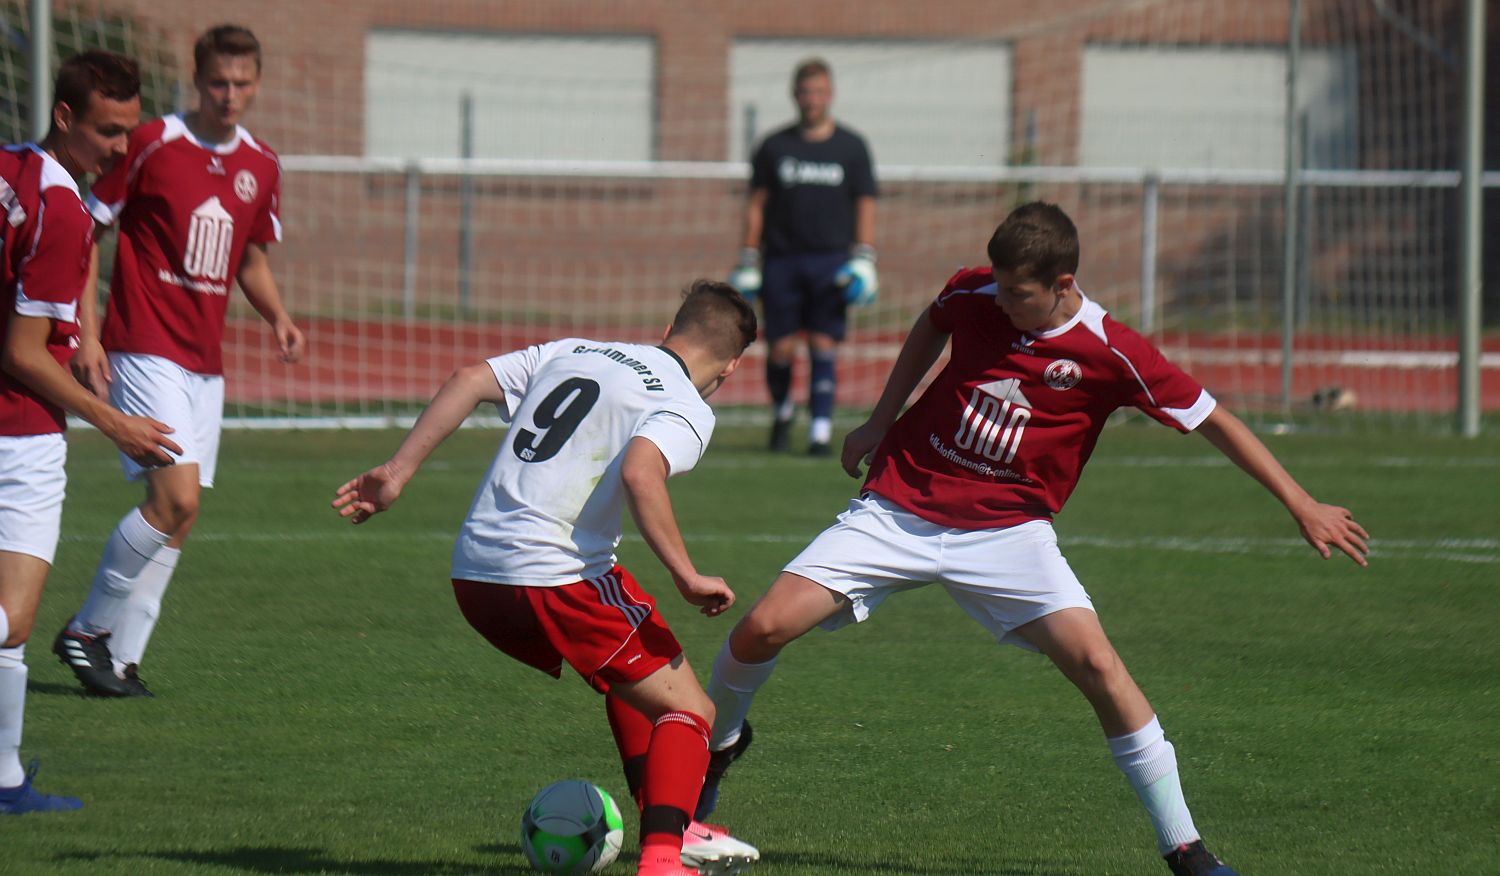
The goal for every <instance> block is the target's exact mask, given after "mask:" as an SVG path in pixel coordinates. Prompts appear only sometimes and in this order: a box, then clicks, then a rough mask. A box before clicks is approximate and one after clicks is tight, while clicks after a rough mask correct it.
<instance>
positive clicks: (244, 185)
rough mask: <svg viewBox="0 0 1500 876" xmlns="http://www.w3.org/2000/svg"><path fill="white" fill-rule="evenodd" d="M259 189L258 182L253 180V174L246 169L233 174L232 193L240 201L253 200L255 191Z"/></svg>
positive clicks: (248, 201)
mask: <svg viewBox="0 0 1500 876" xmlns="http://www.w3.org/2000/svg"><path fill="white" fill-rule="evenodd" d="M259 190H260V184H259V183H257V182H256V181H255V174H253V173H251V172H250V171H248V170H242V171H240V172H239V173H237V174H235V175H234V193H235V194H236V195H238V196H239V199H240V200H241V201H244V202H245V203H247V204H248V203H250V202H252V201H254V200H255V193H256V192H257V191H259Z"/></svg>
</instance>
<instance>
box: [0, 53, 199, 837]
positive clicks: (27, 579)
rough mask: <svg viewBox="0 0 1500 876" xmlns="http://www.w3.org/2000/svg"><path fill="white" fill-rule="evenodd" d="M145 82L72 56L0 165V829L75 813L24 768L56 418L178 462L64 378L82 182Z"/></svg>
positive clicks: (58, 482) (50, 549)
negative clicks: (34, 120)
mask: <svg viewBox="0 0 1500 876" xmlns="http://www.w3.org/2000/svg"><path fill="white" fill-rule="evenodd" d="M140 84H141V80H140V73H139V70H138V69H137V67H136V64H135V62H134V61H132V60H130V59H129V58H125V57H122V56H120V55H116V54H113V53H111V52H103V51H91V52H84V53H82V54H79V55H75V56H73V57H72V58H69V59H68V60H67V61H65V62H63V64H62V67H61V68H60V69H59V70H58V74H57V80H56V84H55V86H54V89H53V93H54V94H55V95H56V98H57V100H56V103H55V105H54V106H53V108H52V127H51V129H50V130H49V131H48V133H47V136H46V137H44V138H43V139H42V142H40V143H25V144H22V145H19V146H7V147H5V149H4V150H3V151H0V216H3V220H4V221H3V222H0V289H3V290H4V291H3V294H4V296H5V306H4V307H3V308H0V338H3V346H0V815H21V814H25V813H27V812H45V811H58V810H68V809H77V808H79V807H80V806H82V805H83V804H82V803H81V802H79V801H78V800H77V799H76V798H73V797H62V796H57V795H53V794H44V793H42V792H40V791H38V790H36V789H35V788H34V787H33V786H32V783H31V779H32V775H33V774H34V773H35V766H34V765H33V767H32V769H31V770H30V771H26V770H23V769H22V768H21V760H20V748H21V722H22V713H23V711H24V708H25V704H26V675H27V671H26V663H25V652H26V639H27V638H28V637H29V636H30V635H31V627H32V623H33V621H34V620H35V618H36V609H37V603H38V602H40V601H41V597H42V588H43V586H44V585H45V584H46V581H47V573H48V571H49V570H50V569H51V567H52V559H53V557H54V555H55V554H56V551H57V537H58V532H59V527H60V524H61V520H62V503H63V489H64V487H65V485H66V483H67V473H66V471H65V470H64V467H63V465H64V462H65V460H66V458H67V443H66V442H65V441H64V439H63V430H64V428H65V427H66V420H65V418H64V414H63V412H64V411H68V412H71V413H73V414H75V415H77V416H79V417H82V418H83V419H84V420H87V421H88V422H89V423H91V424H93V425H94V426H95V427H96V428H98V429H99V431H100V432H102V433H104V434H105V435H106V436H108V437H109V439H110V440H111V441H113V442H115V444H116V445H118V446H119V448H120V452H121V453H124V454H126V455H128V456H130V457H131V458H132V459H135V460H137V461H139V462H140V463H142V464H145V465H165V464H169V463H170V462H171V460H172V457H171V455H170V454H169V453H168V451H171V452H173V453H175V452H177V451H179V450H180V449H181V448H179V447H178V446H177V444H175V443H174V442H173V441H172V440H171V439H170V438H168V437H166V434H165V433H167V432H170V431H171V429H169V428H168V427H167V426H166V425H164V424H162V423H160V422H157V421H156V420H153V419H150V418H149V417H135V416H130V415H127V414H122V413H120V412H119V411H117V410H115V409H114V408H111V407H110V406H109V405H107V404H105V403H104V402H103V401H101V400H99V399H98V398H95V397H94V396H93V395H91V394H90V393H89V392H88V391H87V390H85V389H84V388H83V387H82V386H80V385H79V384H78V383H77V381H75V380H74V379H73V376H72V375H71V374H69V373H68V370H67V362H68V360H69V359H70V358H71V357H72V355H73V350H74V349H75V348H76V347H77V336H78V326H77V313H78V300H79V297H80V296H81V295H83V294H84V292H85V289H86V288H88V280H89V267H90V263H91V261H92V259H93V249H94V223H93V220H92V219H90V218H89V214H88V210H86V209H85V208H84V206H83V201H82V200H80V198H79V194H78V183H77V182H76V180H77V178H80V177H83V176H86V175H89V174H96V173H100V172H101V171H103V170H105V169H107V168H108V167H109V166H110V165H111V164H112V163H114V162H115V161H116V160H117V159H119V158H120V157H121V156H123V155H124V154H125V141H126V137H127V136H128V134H129V132H130V129H131V128H134V127H135V125H136V122H137V121H138V120H139V119H140V114H141V102H140V98H139V96H138V94H139V92H140Z"/></svg>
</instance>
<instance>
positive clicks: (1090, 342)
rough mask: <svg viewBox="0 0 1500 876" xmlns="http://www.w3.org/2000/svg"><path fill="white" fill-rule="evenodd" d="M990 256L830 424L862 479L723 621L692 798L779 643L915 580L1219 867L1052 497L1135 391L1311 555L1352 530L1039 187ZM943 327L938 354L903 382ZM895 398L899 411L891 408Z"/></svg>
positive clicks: (927, 355) (1172, 835)
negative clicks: (1071, 717) (1129, 309)
mask: <svg viewBox="0 0 1500 876" xmlns="http://www.w3.org/2000/svg"><path fill="white" fill-rule="evenodd" d="M989 257H990V261H991V263H992V265H993V268H992V269H990V268H986V269H981V270H962V271H959V272H958V273H957V274H955V275H954V276H953V278H952V279H950V280H949V281H948V283H947V285H946V286H945V287H944V289H943V291H942V292H941V294H939V295H938V297H937V300H935V301H934V302H933V303H932V304H931V306H929V307H928V308H927V309H926V311H924V312H923V314H922V315H921V316H920V317H918V319H917V322H916V324H915V325H914V326H913V327H912V330H911V334H910V335H909V336H908V337H907V339H906V342H905V344H904V345H903V347H902V350H901V353H900V354H899V356H898V357H897V360H896V364H895V366H894V367H893V368H892V371H891V375H890V377H889V379H888V381H887V383H886V387H885V390H884V392H883V393H882V395H881V397H880V400H879V402H878V403H877V405H876V408H875V411H874V413H873V414H872V415H871V417H870V419H869V420H867V421H866V422H865V423H864V424H863V425H861V426H860V427H859V428H857V429H855V430H854V431H853V432H851V433H850V434H849V436H848V437H847V439H846V440H845V442H844V448H843V454H842V463H843V466H844V469H845V470H846V471H847V472H848V473H849V474H850V475H851V476H854V477H858V476H859V474H860V466H861V464H862V463H867V464H868V465H869V466H870V469H869V475H868V477H867V478H866V479H865V484H864V490H863V492H862V494H861V495H860V497H859V498H858V499H856V500H854V501H853V502H851V503H850V505H849V508H848V510H847V511H845V512H844V513H843V514H841V515H840V516H839V518H838V521H837V522H836V523H835V524H834V525H833V526H831V527H830V528H828V529H827V530H825V531H824V532H823V533H822V534H821V535H819V536H818V537H817V538H816V539H814V540H813V542H812V543H811V544H810V545H808V547H807V548H806V549H805V550H804V551H803V552H802V553H801V554H800V555H799V556H798V557H797V558H796V559H794V560H792V562H791V563H790V564H788V565H787V566H786V567H785V569H784V571H783V572H782V573H781V575H780V576H779V577H778V578H777V579H776V581H775V582H774V583H773V584H772V586H771V588H770V589H769V590H768V591H767V592H766V594H765V595H764V596H763V597H762V598H761V599H760V601H759V602H757V603H756V605H755V606H753V607H752V608H751V609H750V611H749V612H748V613H747V614H746V615H745V616H744V617H743V618H742V619H741V620H740V622H739V624H737V625H736V626H735V628H734V630H733V631H732V632H731V633H730V635H729V637H728V639H727V640H726V641H725V643H724V647H723V649H722V650H721V651H720V652H719V656H718V659H717V660H716V661H715V663H714V669H713V677H712V679H711V681H710V682H709V686H708V691H709V695H710V697H711V698H712V699H713V701H714V705H715V707H716V708H717V711H718V717H717V720H716V723H715V725H714V735H713V740H712V747H713V749H714V752H715V753H714V756H713V763H712V765H711V766H710V769H709V772H708V780H707V783H706V784H705V788H704V795H703V797H702V799H701V800H700V803H699V808H698V810H697V812H696V815H697V817H699V818H705V817H707V815H708V812H710V811H711V810H712V808H713V805H714V803H715V801H716V799H717V795H718V782H719V779H720V778H722V776H723V773H724V770H725V769H726V768H727V767H728V765H729V763H731V762H732V761H733V760H734V759H735V758H736V757H738V756H739V755H740V754H741V753H743V751H744V749H745V748H746V747H747V746H748V744H749V736H748V725H747V724H745V715H746V714H747V713H748V711H749V708H750V703H751V699H752V697H753V696H754V695H755V692H756V690H757V689H759V688H760V686H761V685H763V684H765V682H766V681H767V680H768V679H769V678H770V676H771V672H772V670H773V668H774V667H775V662H776V657H777V654H778V653H779V652H780V651H781V649H782V648H783V647H784V646H785V645H786V644H787V643H788V642H790V641H792V640H793V639H796V638H797V637H799V636H801V635H803V634H804V633H806V632H808V631H809V630H811V629H812V628H813V627H815V626H820V625H821V626H823V627H824V628H826V629H836V628H838V627H840V626H842V625H844V624H847V623H849V622H853V621H862V620H864V619H866V618H867V617H868V616H869V615H870V613H871V612H872V611H874V610H875V609H876V608H877V607H878V606H879V605H880V603H881V602H882V601H883V600H884V599H885V598H886V597H887V596H888V595H890V594H891V593H893V592H896V591H899V590H902V589H906V588H909V587H913V586H920V585H922V584H925V583H927V582H930V581H936V582H938V583H939V584H941V585H942V586H943V587H944V588H945V589H946V590H947V591H948V594H949V595H950V596H952V597H953V599H954V601H956V602H957V603H958V604H959V605H960V606H962V607H963V608H964V610H965V611H966V612H968V613H969V615H970V616H971V617H973V618H974V619H975V620H977V621H979V623H980V624H981V625H983V626H984V627H985V628H986V629H988V630H989V631H990V632H991V633H993V634H994V636H995V637H996V639H997V640H998V641H1000V642H1002V643H1006V644H1014V645H1019V646H1021V647H1023V648H1028V649H1030V650H1035V651H1040V652H1042V653H1043V654H1045V655H1046V656H1047V657H1048V658H1050V659H1051V660H1052V662H1053V663H1054V664H1056V666H1057V667H1058V669H1060V670H1061V671H1062V673H1063V674H1064V675H1065V676H1067V678H1068V680H1069V681H1071V682H1073V684H1075V685H1076V686H1077V687H1078V689H1079V690H1080V691H1081V692H1082V693H1083V695H1084V697H1085V698H1086V699H1087V700H1088V701H1089V704H1090V705H1091V706H1093V708H1094V711H1095V713H1096V714H1097V716H1098V718H1099V723H1100V724H1101V726H1102V727H1103V729H1104V733H1105V736H1106V737H1108V744H1109V749H1110V752H1111V754H1113V756H1114V759H1115V762H1116V763H1117V764H1118V765H1119V767H1120V769H1121V770H1122V771H1123V772H1124V773H1125V776H1126V777H1127V779H1128V780H1129V781H1130V783H1131V785H1132V786H1133V787H1134V788H1135V790H1136V792H1137V794H1138V795H1139V797H1140V799H1141V802H1142V803H1143V804H1144V806H1145V808H1146V811H1147V813H1148V814H1149V816H1150V818H1151V822H1152V825H1153V826H1154V827H1155V830H1156V837H1157V844H1158V850H1159V851H1160V853H1161V854H1162V855H1163V857H1164V858H1165V859H1166V861H1167V864H1168V866H1169V867H1170V868H1171V870H1172V872H1173V873H1174V874H1177V876H1189V874H1190V876H1209V874H1212V876H1230V874H1233V873H1234V871H1233V870H1232V869H1230V868H1229V867H1228V866H1226V865H1224V864H1223V863H1222V862H1221V861H1219V859H1218V858H1216V857H1215V856H1214V855H1212V854H1211V853H1210V852H1208V851H1207V850H1206V849H1205V848H1204V846H1203V842H1202V840H1201V839H1200V838H1199V835H1198V831H1197V829H1196V828H1195V827H1194V826H1193V821H1192V818H1191V817H1190V815H1189V813H1188V809H1187V805H1186V803H1184V801H1183V795H1182V787H1181V784H1180V782H1179V781H1178V776H1177V760H1176V756H1175V754H1174V753H1173V748H1172V745H1171V743H1169V742H1167V740H1166V737H1165V736H1164V735H1163V733H1162V728H1161V724H1160V723H1159V722H1158V721H1157V718H1156V714H1155V713H1154V711H1153V710H1152V708H1151V705H1150V703H1148V702H1147V700H1146V698H1145V696H1144V695H1143V694H1142V693H1141V691H1140V689H1139V688H1138V687H1136V684H1135V682H1134V681H1133V680H1132V679H1131V677H1130V674H1129V673H1128V672H1127V671H1126V669H1125V665H1124V663H1122V662H1121V660H1120V657H1119V655H1118V654H1116V653H1115V650H1114V648H1113V646H1111V644H1110V642H1109V639H1108V638H1107V637H1106V636H1105V634H1104V630H1103V629H1102V628H1101V626H1100V625H1099V620H1098V618H1097V617H1096V616H1095V614H1094V611H1093V603H1092V601H1091V600H1090V599H1089V595H1088V593H1087V592H1085V591H1084V589H1083V586H1082V585H1081V584H1079V582H1078V579H1077V578H1076V577H1074V575H1073V572H1072V570H1071V569H1070V568H1069V567H1068V564H1067V561H1066V560H1064V559H1063V557H1062V554H1061V553H1059V552H1058V548H1057V541H1056V538H1055V536H1054V534H1053V531H1052V525H1051V518H1052V515H1053V514H1055V513H1056V512H1058V511H1059V510H1061V509H1062V507H1063V503H1064V502H1065V501H1066V500H1067V498H1068V495H1069V494H1070V493H1071V492H1072V491H1073V487H1074V486H1075V485H1076V484H1077V482H1078V476H1079V474H1080V472H1081V471H1082V469H1083V465H1084V463H1085V462H1086V461H1087V460H1088V458H1089V454H1090V453H1091V452H1092V451H1093V449H1094V444H1095V442H1096V441H1097V440H1098V438H1099V433H1100V432H1101V431H1102V430H1103V428H1104V423H1105V420H1106V419H1107V418H1108V416H1109V415H1110V413H1111V412H1113V411H1114V410H1116V409H1118V408H1120V407H1126V406H1130V407H1136V408H1139V409H1141V410H1142V411H1144V412H1145V413H1146V414H1147V415H1148V416H1150V417H1152V418H1153V419H1155V420H1158V421H1160V422H1162V423H1164V424H1166V425H1168V426H1171V427H1172V428H1174V429H1177V430H1179V431H1181V432H1190V431H1197V432H1199V433H1201V434H1203V436H1204V437H1206V438H1207V439H1208V440H1209V442H1210V443H1212V444H1213V445H1214V446H1215V447H1216V448H1218V449H1219V450H1220V451H1221V452H1223V453H1224V455H1225V456H1227V457H1229V459H1231V460H1232V461H1233V462H1234V463H1235V464H1237V465H1238V466H1239V467H1240V468H1242V469H1244V470H1245V471H1246V472H1248V473H1249V474H1250V475H1251V476H1252V477H1254V478H1255V479H1256V480H1257V481H1259V482H1260V483H1261V484H1262V485H1263V486H1264V487H1265V488H1266V489H1268V490H1269V491H1270V492H1271V493H1272V494H1273V495H1274V496H1276V498H1277V499H1279V500H1280V501H1281V503H1282V504H1283V505H1285V506H1286V508H1287V510H1288V511H1289V512H1290V513H1291V515H1292V519H1293V520H1295V521H1296V523H1297V525H1298V527H1300V528H1301V531H1302V535H1303V537H1304V538H1305V539H1306V540H1307V541H1308V542H1309V543H1310V544H1311V545H1312V546H1313V547H1314V548H1315V549H1316V550H1317V551H1318V552H1319V553H1320V554H1321V555H1322V556H1323V557H1324V558H1325V559H1326V558H1328V557H1329V556H1330V555H1331V550H1330V548H1337V549H1338V550H1341V551H1343V552H1344V553H1345V554H1347V555H1348V556H1349V557H1350V558H1351V559H1352V560H1354V562H1356V563H1358V564H1359V565H1361V566H1363V565H1365V563H1366V561H1365V559H1364V555H1365V554H1366V553H1367V552H1368V551H1367V548H1366V544H1365V539H1367V538H1368V536H1367V535H1366V533H1365V531H1364V530H1363V529H1362V528H1360V526H1359V524H1357V523H1355V522H1354V520H1353V519H1352V516H1351V515H1350V513H1349V512H1348V511H1347V510H1345V509H1343V508H1338V507H1335V506H1332V505H1325V504H1322V503H1320V502H1318V501H1317V500H1315V499H1314V498H1313V497H1312V496H1310V495H1308V493H1307V492H1306V491H1305V490H1303V489H1302V487H1301V486H1299V485H1298V484H1297V482H1296V481H1295V480H1293V478H1292V477H1291V475H1289V474H1287V472H1286V471H1285V470H1284V469H1283V468H1282V467H1281V465H1280V464H1279V463H1277V461H1276V460H1275V459H1274V458H1273V457H1272V455H1271V453H1270V451H1269V450H1267V449H1266V447H1265V445H1263V444H1262V443H1261V442H1260V440H1259V439H1257V438H1256V437H1255V436H1254V435H1253V434H1252V433H1251V432H1250V430H1249V429H1247V428H1246V427H1245V426H1244V424H1243V423H1241V422H1240V421H1239V420H1238V419H1237V418H1236V417H1235V416H1234V415H1233V414H1231V413H1230V412H1229V411H1228V410H1226V409H1224V408H1223V407H1222V406H1220V405H1219V404H1217V403H1216V402H1215V400H1214V398H1213V397H1212V396H1211V395H1209V393H1208V392H1207V391H1205V390H1204V389H1203V388H1202V387H1201V386H1199V385H1198V383H1197V382H1196V381H1194V380H1193V379H1192V378H1191V377H1189V376H1188V375H1187V374H1185V373H1184V372H1182V371H1181V370H1179V369H1178V368H1177V367H1176V366H1174V365H1173V364H1172V363H1170V362H1168V361H1167V360H1166V359H1165V358H1164V357H1163V356H1162V355H1161V353H1160V352H1158V351H1157V350H1156V349H1155V348H1154V347H1153V346H1152V345H1151V343H1150V342H1149V341H1147V340H1146V339H1145V338H1143V337H1141V336H1140V335H1139V334H1136V333H1135V332H1133V331H1131V330H1130V329H1128V328H1126V327H1125V326H1123V325H1121V324H1119V323H1117V322H1115V321H1114V320H1113V319H1111V318H1110V317H1109V315H1108V314H1107V313H1106V312H1105V311H1104V309H1103V308H1101V307H1100V306H1099V305H1098V304H1096V303H1094V302H1093V301H1091V300H1089V299H1088V298H1087V297H1086V296H1085V295H1084V294H1083V292H1082V291H1081V290H1080V289H1079V288H1078V285H1077V284H1076V283H1075V282H1074V274H1075V272H1076V271H1077V269H1078V233H1077V230H1076V229H1075V228H1074V226H1073V223H1072V221H1071V220H1070V219H1069V218H1068V216H1067V215H1066V214H1065V213H1064V212H1063V211H1062V210H1061V209H1059V208H1058V207H1056V206H1055V205H1052V204H1043V203H1031V204H1026V205H1023V206H1021V207H1018V208H1017V209H1016V210H1015V211H1014V212H1013V213H1011V214H1010V216H1009V217H1007V218H1006V220H1005V221H1004V222H1003V223H1001V225H1000V227H999V228H998V229H997V230H996V231H995V234H994V236H993V237H992V238H991V240H990V243H989ZM950 339H951V342H952V350H951V357H950V360H949V363H948V365H947V367H946V368H944V369H943V370H942V372H941V373H940V374H938V376H937V378H936V379H935V380H934V381H933V383H932V384H931V386H929V387H928V389H927V390H926V391H925V392H924V393H923V394H922V396H921V397H920V398H919V399H918V400H917V402H916V403H915V404H914V405H912V407H911V408H910V409H909V410H907V411H906V412H905V413H904V414H903V413H901V408H902V406H903V405H904V404H905V402H906V400H907V398H908V397H909V396H910V395H911V393H912V391H913V390H914V389H915V388H916V387H917V385H918V384H919V382H920V381H921V379H922V378H923V376H925V375H926V373H927V372H928V370H929V369H930V368H931V367H932V365H933V363H935V362H936V361H937V360H938V357H939V356H940V355H941V354H942V352H943V350H944V348H945V347H946V346H947V345H948V343H949V341H950ZM898 415H899V416H898Z"/></svg>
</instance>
